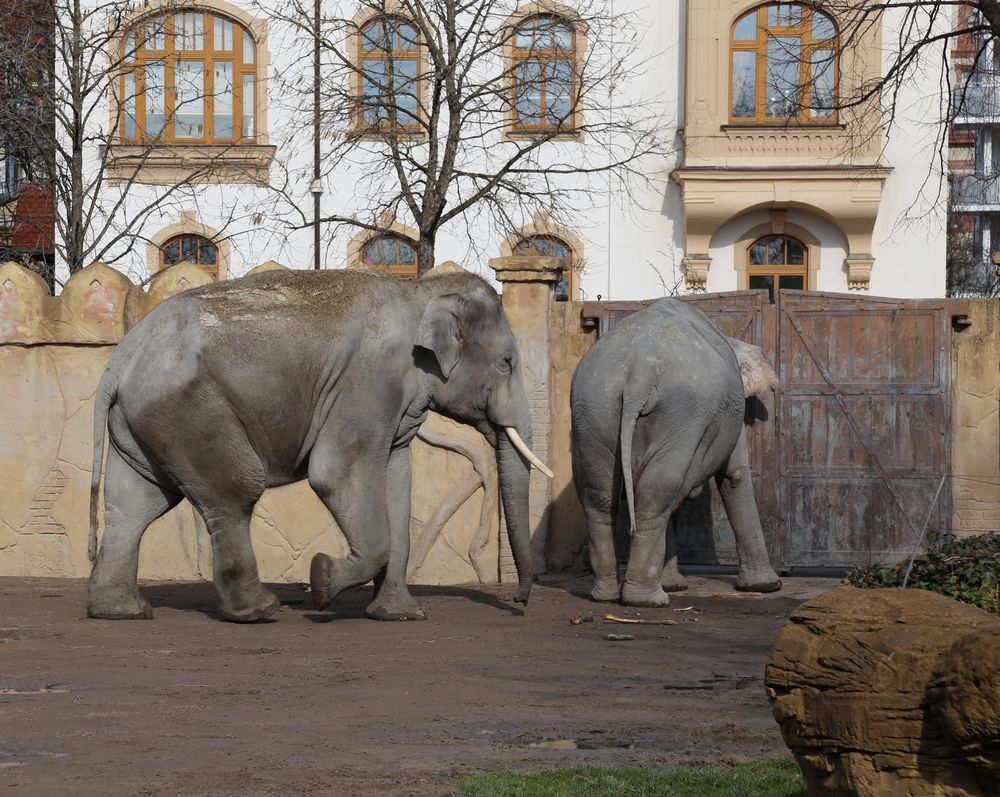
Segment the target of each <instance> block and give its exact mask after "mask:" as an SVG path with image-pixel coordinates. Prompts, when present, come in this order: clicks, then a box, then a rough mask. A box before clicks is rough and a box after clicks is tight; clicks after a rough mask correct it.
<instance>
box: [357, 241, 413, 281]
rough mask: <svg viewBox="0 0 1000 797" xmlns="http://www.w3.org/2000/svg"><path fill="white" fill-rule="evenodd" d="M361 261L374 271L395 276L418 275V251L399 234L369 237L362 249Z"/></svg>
mask: <svg viewBox="0 0 1000 797" xmlns="http://www.w3.org/2000/svg"><path fill="white" fill-rule="evenodd" d="M361 262H362V263H364V264H365V265H366V266H368V268H370V269H371V270H372V271H377V272H379V273H380V274H389V275H390V276H393V277H416V276H417V272H418V262H417V252H416V250H415V249H414V248H413V246H412V245H411V244H410V243H409V242H407V241H404V240H403V239H402V238H400V237H399V236H398V235H377V236H375V237H374V238H369V239H368V241H367V242H366V243H365V245H364V248H363V249H362V250H361Z"/></svg>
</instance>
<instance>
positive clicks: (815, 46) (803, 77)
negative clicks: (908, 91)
mask: <svg viewBox="0 0 1000 797" xmlns="http://www.w3.org/2000/svg"><path fill="white" fill-rule="evenodd" d="M781 5H785V6H788V5H793V6H797V7H798V8H800V9H801V10H802V21H801V22H800V23H799V24H798V25H788V26H785V25H773V26H771V25H768V24H767V9H768V8H772V7H774V6H781ZM814 13H820V14H822V16H824V17H826V19H828V20H829V21H830V24H831V25H832V26H833V31H834V32H833V38H832V39H816V40H814V39H813V38H812V20H813V14H814ZM751 14H755V15H757V20H756V28H757V38H756V39H747V40H737V39H736V27H737V25H739V24H740V22H742V21H743V20H744V19H746V18H747V17H748V16H750V15H751ZM769 33H772V35H771V36H770V37H769V35H768V34H769ZM781 35H784V36H797V37H798V38H799V40H800V58H799V89H800V91H801V95H800V97H799V112H798V114H796V115H795V116H768V115H767V91H766V89H767V44H768V41H769V38H773V37H775V36H781ZM839 47H840V29H839V28H838V27H837V23H836V20H834V19H833V17H831V16H830V15H829V14H823V12H822V11H819V10H818V9H815V8H813V7H812V6H809V5H806V4H804V3H766V4H765V5H760V6H756V7H755V8H753V9H751V10H750V11H747V12H745V13H743V14H741V15H740V16H739V17H737V18H736V19H735V20H734V21H733V24H732V25H731V26H730V29H729V74H728V75H727V80H728V82H729V91H728V94H729V112H728V118H729V123H730V124H731V125H746V126H760V125H776V124H788V123H789V122H796V123H798V124H802V125H835V124H839V118H838V113H837V110H836V107H834V109H833V113H831V114H830V115H828V116H813V115H812V107H811V106H812V86H811V84H812V73H811V69H812V53H813V52H814V51H816V50H831V51H832V52H833V97H834V105H835V106H836V101H837V97H839V96H840V49H839ZM738 52H753V53H756V59H755V64H756V73H755V76H754V77H755V85H754V103H755V105H754V112H755V113H754V116H753V117H752V118H751V117H737V116H733V76H734V74H733V69H734V62H735V57H736V53H738Z"/></svg>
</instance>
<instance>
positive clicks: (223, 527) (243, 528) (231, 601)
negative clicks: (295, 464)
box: [202, 503, 281, 623]
mask: <svg viewBox="0 0 1000 797" xmlns="http://www.w3.org/2000/svg"><path fill="white" fill-rule="evenodd" d="M252 513H253V504H252V503H251V504H250V505H249V506H245V505H244V506H227V507H212V508H207V507H206V508H203V509H202V516H203V517H204V518H205V525H206V526H208V531H209V534H210V535H211V537H212V561H213V566H212V570H213V577H214V580H215V589H216V592H218V593H219V599H220V601H221V605H220V607H219V610H220V612H221V613H222V616H223V617H224V618H226V619H227V620H229V621H230V622H233V623H255V622H260V621H261V620H267V619H269V618H270V617H272V616H273V615H274V614H275V612H277V611H278V609H280V608H281V603H280V602H279V601H278V598H277V596H276V595H275V594H274V593H273V592H271V591H270V590H268V589H265V587H264V585H263V584H261V583H260V576H259V575H258V572H257V558H256V557H255V556H254V553H253V546H252V545H251V543H250V518H251V516H252Z"/></svg>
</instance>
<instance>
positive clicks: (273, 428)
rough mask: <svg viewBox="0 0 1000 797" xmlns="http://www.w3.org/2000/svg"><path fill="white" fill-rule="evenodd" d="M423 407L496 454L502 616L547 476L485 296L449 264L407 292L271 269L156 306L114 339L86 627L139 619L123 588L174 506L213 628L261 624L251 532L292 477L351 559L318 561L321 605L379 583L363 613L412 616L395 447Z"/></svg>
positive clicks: (99, 441)
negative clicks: (193, 530) (215, 608)
mask: <svg viewBox="0 0 1000 797" xmlns="http://www.w3.org/2000/svg"><path fill="white" fill-rule="evenodd" d="M429 410H433V411H435V412H439V413H441V414H443V415H446V416H449V417H451V418H453V419H455V420H457V421H460V422H464V423H467V424H470V425H472V426H473V427H475V428H476V429H478V430H479V431H480V432H481V433H482V434H483V435H484V436H485V437H486V438H487V440H488V441H489V442H490V444H491V445H492V446H493V447H494V448H495V453H496V463H497V473H498V481H499V485H500V498H501V502H502V505H503V508H504V513H505V517H506V522H507V532H508V536H509V538H510V544H511V549H512V552H513V555H514V561H515V565H516V567H517V573H518V586H517V590H516V594H515V595H514V600H516V601H518V602H520V603H527V600H528V596H529V594H530V591H531V586H532V583H533V581H534V574H533V565H532V558H531V551H530V539H529V534H530V529H529V525H528V482H529V476H530V468H531V466H532V465H535V466H536V467H541V468H543V469H545V468H544V465H542V463H541V462H540V461H539V460H538V459H537V458H536V457H535V455H534V454H533V453H532V452H531V450H530V445H531V421H530V410H529V405H528V399H527V395H526V393H525V389H524V384H523V381H522V375H521V362H520V355H519V352H518V348H517V344H516V342H515V339H514V336H513V333H512V332H511V329H510V326H509V325H508V323H507V320H506V318H505V316H504V314H503V310H502V308H501V305H500V300H499V297H498V296H497V294H496V292H495V291H494V290H493V288H491V287H490V285H489V284H488V283H487V282H486V281H485V280H483V279H481V278H479V277H477V276H475V275H473V274H470V273H467V272H465V271H462V270H461V269H457V268H455V269H450V270H448V271H447V273H440V274H437V275H431V276H425V277H424V278H423V279H419V280H410V279H400V278H394V277H388V276H381V275H378V274H375V273H372V272H366V271H355V270H327V271H318V272H313V271H298V270H288V271H272V272H266V273H262V274H257V275H253V276H251V277H246V278H243V279H237V280H231V281H227V282H220V283H214V284H211V285H207V286H203V287H200V288H196V289H193V290H190V291H187V292H185V293H182V294H179V295H177V296H175V297H172V298H170V299H168V300H167V301H165V302H163V303H162V304H160V305H159V306H158V307H156V308H155V309H154V310H153V311H152V312H150V313H149V315H147V316H146V317H145V318H144V319H142V320H141V321H140V322H139V323H138V324H137V325H136V326H135V327H134V328H133V329H132V330H131V331H129V332H128V334H126V335H125V336H124V338H123V339H122V341H121V343H120V344H119V346H118V347H117V349H116V350H115V352H114V354H113V355H112V357H111V359H110V361H109V363H108V366H107V368H106V370H105V372H104V375H103V376H102V378H101V381H100V384H99V387H98V390H97V394H96V400H95V411H94V470H93V482H92V490H91V506H90V515H91V517H90V524H91V527H90V556H91V559H92V560H94V566H93V570H92V572H91V576H90V582H89V590H88V609H87V612H88V614H89V616H91V617H95V618H106V619H131V618H149V617H151V616H152V610H151V608H150V606H149V604H148V603H147V602H146V601H145V600H144V599H143V598H142V597H141V596H140V594H139V591H138V588H137V586H136V578H137V569H138V556H139V545H140V542H141V538H142V535H143V532H144V531H145V529H146V527H147V526H149V524H150V523H152V522H153V521H154V520H156V519H157V518H158V517H160V516H161V515H163V514H164V513H165V512H167V511H168V510H169V509H170V508H171V507H173V506H174V505H176V504H177V503H178V502H180V501H181V499H182V498H187V499H188V500H189V501H190V502H191V504H192V505H193V506H194V507H195V509H196V510H197V511H198V512H199V513H200V514H201V516H202V518H203V519H204V521H205V524H206V526H207V528H208V531H209V533H210V536H211V541H212V548H213V555H214V568H213V571H214V572H213V577H214V583H215V588H216V591H217V593H218V595H219V599H220V604H221V614H222V616H223V618H225V619H226V620H230V621H233V622H254V621H260V620H265V619H267V618H269V617H271V616H272V615H273V614H274V613H275V612H276V611H277V609H278V608H279V602H278V599H277V598H276V596H275V595H274V594H273V593H272V592H270V591H268V590H267V589H265V588H264V587H263V586H262V584H261V582H260V579H259V576H258V570H257V562H256V559H255V558H254V554H253V549H252V547H251V543H250V518H251V515H252V512H253V509H254V505H255V504H256V502H257V501H258V499H259V498H260V497H261V495H262V494H263V492H264V489H265V488H267V487H276V486H280V485H284V484H288V483H290V482H295V481H300V480H302V479H307V480H308V482H309V484H310V486H311V487H312V488H313V490H314V491H315V492H316V494H317V495H318V496H319V498H320V499H321V500H322V501H323V503H324V504H325V505H326V507H327V509H329V511H330V513H331V514H332V515H333V517H334V519H335V520H336V521H337V524H338V525H339V527H340V529H341V530H342V531H343V533H344V536H345V537H346V539H347V542H348V545H349V547H350V552H349V554H348V555H347V556H345V557H343V558H339V559H333V558H331V557H329V556H327V555H326V554H323V553H318V554H316V555H315V556H314V558H313V560H312V563H311V570H310V581H311V586H312V592H313V596H314V601H315V603H316V605H317V607H318V608H320V609H323V608H325V607H326V606H328V605H329V604H330V602H331V601H332V600H333V599H334V598H335V597H336V596H337V595H338V593H340V592H342V591H343V590H345V589H348V588H350V587H354V586H358V585H361V584H365V583H367V582H368V581H370V580H374V582H375V595H374V598H373V600H372V601H371V603H370V604H369V605H368V607H367V614H368V615H369V616H370V617H373V618H376V619H380V620H414V619H423V618H424V617H425V613H424V610H423V609H422V608H421V607H420V606H419V604H418V603H417V602H416V600H415V599H414V598H413V596H412V595H411V594H410V591H409V588H408V587H407V584H406V564H407V558H408V555H409V519H410V482H411V474H410V457H409V445H410V442H411V440H412V439H413V437H414V436H415V435H416V434H417V432H418V430H419V428H420V425H421V423H423V421H424V419H425V418H426V417H427V413H428V411H429ZM106 433H107V437H108V439H109V443H108V446H107V448H108V454H107V464H106V466H105V468H104V470H105V477H104V496H105V510H104V519H105V530H104V536H103V539H102V542H101V545H100V550H99V551H98V548H97V521H98V493H99V485H100V480H101V463H102V459H103V455H104V449H105V434H106Z"/></svg>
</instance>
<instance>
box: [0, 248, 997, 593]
mask: <svg viewBox="0 0 1000 797" xmlns="http://www.w3.org/2000/svg"><path fill="white" fill-rule="evenodd" d="M491 265H492V266H493V267H494V269H495V270H496V273H497V278H498V279H499V280H500V282H501V283H503V305H504V310H505V312H506V314H507V317H508V320H509V322H510V324H511V328H512V330H513V332H514V334H515V336H516V338H517V340H518V343H519V346H520V349H521V355H522V361H523V368H524V378H525V387H526V390H527V392H528V395H529V401H530V404H531V410H532V416H533V424H532V425H533V430H532V431H533V437H534V442H533V448H534V450H535V452H536V453H537V454H538V455H539V456H540V457H541V458H542V459H543V460H544V461H546V462H548V464H549V466H550V467H551V468H552V470H553V471H554V473H555V478H554V479H553V480H552V481H551V482H550V481H548V480H547V479H545V478H544V477H543V476H542V475H541V474H539V473H538V472H537V471H534V472H533V473H532V481H531V509H530V513H531V515H530V519H531V524H532V535H533V551H534V555H535V559H536V565H537V566H538V568H539V569H540V570H542V569H547V570H550V571H551V570H565V569H568V568H578V567H579V566H580V565H581V563H582V556H581V552H582V550H583V548H584V545H585V543H586V525H585V522H584V518H583V512H582V509H581V507H580V503H579V501H578V500H577V497H576V492H575V489H574V487H573V478H572V458H571V454H570V424H571V418H570V406H569V394H570V384H571V381H572V376H573V372H574V370H575V368H576V365H577V363H578V362H579V361H580V358H581V357H582V356H583V354H584V353H585V352H586V351H587V349H589V348H590V346H592V345H593V343H594V341H595V340H596V337H597V336H596V331H595V330H592V329H591V330H587V329H584V328H583V327H582V325H581V311H582V305H581V304H579V303H573V302H571V303H557V302H554V301H553V300H552V292H551V284H552V282H553V281H554V280H555V279H557V278H558V274H559V272H560V269H561V267H562V262H561V261H559V260H557V259H554V258H544V257H516V258H499V259H497V260H494V261H493V262H492V263H491ZM276 268H283V266H281V265H280V264H277V263H274V262H269V263H265V264H263V265H261V266H259V267H258V268H257V269H254V272H256V271H266V270H272V269H276ZM254 272H251V273H254ZM212 279H213V278H212V277H211V275H210V274H209V273H208V272H207V271H206V270H204V269H202V268H200V267H199V266H196V265H193V264H190V263H182V264H179V265H177V266H174V267H172V268H170V269H167V270H166V271H163V272H161V273H159V274H157V275H156V276H155V277H154V278H153V279H152V280H151V281H150V282H149V284H148V285H147V286H146V287H145V289H143V287H141V286H137V285H133V284H132V283H131V282H130V281H129V280H128V279H127V278H126V277H124V276H123V275H122V274H121V273H119V272H118V271H116V270H114V269H112V268H110V267H108V266H105V265H102V264H94V265H92V266H89V267H88V268H86V269H83V270H82V271H80V272H78V273H77V274H75V275H74V276H73V277H72V278H71V279H70V280H69V281H68V282H67V283H66V285H65V287H64V290H63V293H62V295H61V296H59V297H58V298H53V297H51V296H49V295H48V291H47V288H46V286H45V283H44V282H43V281H42V280H41V279H40V278H39V277H38V276H37V275H35V274H33V273H32V272H29V271H27V270H25V269H24V268H21V267H20V266H17V265H15V264H13V263H8V264H5V265H0V407H2V413H3V414H2V415H0V575H39V576H41V575H47V576H84V575H86V574H87V573H89V570H90V563H89V561H88V559H87V553H86V548H87V523H88V520H87V517H88V511H87V506H88V500H89V497H88V496H89V485H90V468H91V456H92V454H91V452H92V447H93V429H92V413H93V410H92V407H93V396H94V391H95V388H96V386H97V382H98V380H99V379H100V375H101V373H102V370H103V368H104V366H105V364H106V363H107V361H108V359H109V358H110V356H111V352H112V351H113V349H114V346H115V345H116V344H117V342H118V341H119V340H120V339H121V337H122V335H123V334H124V333H125V332H126V331H127V330H128V329H130V328H131V327H132V326H134V325H135V324H136V323H137V322H138V320H139V319H141V318H142V317H143V316H144V315H145V314H146V313H148V312H149V311H150V310H151V309H152V308H153V307H155V306H156V305H157V304H159V303H160V302H162V301H163V300H164V299H166V298H168V297H169V296H172V295H174V294H176V293H179V292H181V291H184V290H187V289H189V288H193V287H196V286H198V285H203V284H206V283H208V282H211V281H212ZM955 307H956V310H955V312H956V313H964V314H967V315H968V320H969V322H970V325H969V326H968V328H966V329H964V330H963V331H956V332H955V333H954V335H953V341H952V344H953V374H952V413H953V418H954V422H953V427H952V431H953V439H952V474H953V476H952V495H953V507H954V515H953V523H952V526H953V528H954V530H955V531H956V532H957V533H959V534H974V533H981V532H983V531H996V530H997V529H998V528H1000V303H998V302H996V301H968V302H956V303H955ZM411 456H412V457H413V463H414V467H413V470H414V474H415V478H414V483H413V509H412V518H411V542H412V551H411V557H410V573H411V580H412V581H413V582H414V583H423V584H457V583H470V582H483V583H489V582H495V581H497V580H498V579H500V580H502V581H510V580H515V579H516V573H515V570H514V564H513V558H512V556H511V554H510V549H509V546H508V544H507V541H506V534H501V533H500V529H501V518H500V509H499V501H498V496H497V485H496V472H495V465H494V461H493V452H492V450H491V449H490V448H489V446H488V444H487V443H486V442H485V440H484V439H483V438H482V437H481V436H480V435H479V434H478V433H477V432H475V431H474V430H472V429H471V428H468V427H465V426H461V425H459V424H456V423H454V422H452V421H449V420H447V419H445V418H442V417H440V416H436V415H433V414H432V416H431V418H430V419H429V421H428V423H427V424H425V426H424V429H423V430H422V431H421V439H418V440H416V441H415V442H414V443H413V445H412V447H411ZM431 474H433V476H432V475H431ZM252 533H253V541H254V546H255V550H256V552H257V556H258V559H259V561H260V565H261V575H262V577H263V578H264V579H266V580H286V581H302V580H306V578H307V573H308V567H309V562H310V560H311V558H312V556H313V554H314V553H316V552H318V551H325V552H327V553H329V554H331V555H338V554H340V553H342V552H344V551H345V550H346V543H345V541H344V539H343V537H342V535H341V534H340V531H339V529H337V527H336V524H335V523H334V521H333V519H332V518H331V517H330V515H329V513H328V512H327V511H326V509H325V507H323V505H322V504H321V503H320V502H319V500H318V499H317V498H316V496H315V495H314V494H313V493H312V490H311V489H310V488H309V487H308V485H306V484H304V483H300V484H294V485H289V486H287V487H282V488H278V489H274V490H269V491H267V493H266V494H265V496H264V498H263V499H262V500H261V502H260V504H259V505H258V507H257V509H256V511H255V514H254V521H253V525H252ZM210 574H211V547H210V545H209V543H208V539H207V535H206V534H205V532H204V529H203V528H202V527H201V521H200V519H199V518H198V517H197V515H196V513H195V512H194V511H193V510H192V509H191V507H190V506H189V505H188V504H187V503H186V502H185V503H182V504H181V505H180V506H178V507H177V508H176V509H175V510H173V511H172V512H170V513H169V514H168V515H166V516H165V517H163V518H161V519H160V520H159V521H157V523H155V524H154V525H153V526H152V527H151V528H150V530H149V531H148V532H147V535H146V537H145V539H144V543H143V546H142V558H141V564H140V575H141V576H142V577H144V578H163V579H167V578H170V579H200V578H207V577H209V576H210Z"/></svg>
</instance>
